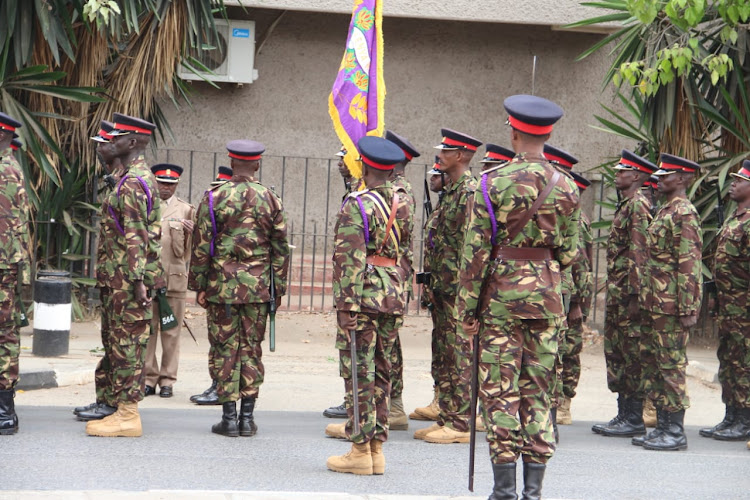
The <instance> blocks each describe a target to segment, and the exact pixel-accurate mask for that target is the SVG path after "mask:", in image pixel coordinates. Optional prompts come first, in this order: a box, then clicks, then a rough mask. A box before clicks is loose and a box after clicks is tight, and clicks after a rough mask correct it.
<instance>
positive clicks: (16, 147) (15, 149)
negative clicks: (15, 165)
mask: <svg viewBox="0 0 750 500" xmlns="http://www.w3.org/2000/svg"><path fill="white" fill-rule="evenodd" d="M10 149H12V150H13V151H18V146H16V145H15V144H11V145H10Z"/></svg>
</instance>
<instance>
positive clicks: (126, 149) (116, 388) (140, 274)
mask: <svg viewBox="0 0 750 500" xmlns="http://www.w3.org/2000/svg"><path fill="white" fill-rule="evenodd" d="M113 122H114V130H112V132H111V135H113V136H114V137H113V138H112V142H111V144H112V148H113V154H114V156H116V157H118V158H119V159H120V169H119V170H118V171H116V172H113V173H112V175H113V177H114V180H115V181H116V183H117V185H116V187H115V188H114V189H113V190H112V191H110V192H109V193H108V194H107V196H106V198H105V199H104V200H103V202H102V214H101V225H100V229H99V248H98V251H97V269H96V280H97V286H98V287H99V290H100V295H101V301H102V310H103V311H106V313H105V314H103V315H102V330H103V333H102V336H103V337H105V336H106V337H108V340H107V342H106V343H105V344H104V348H105V350H108V352H105V356H106V359H107V360H108V362H109V364H110V366H109V370H108V374H107V375H108V377H109V380H108V382H107V384H106V385H107V386H109V387H111V390H112V393H111V394H112V396H111V397H112V400H113V403H116V405H117V411H116V412H114V413H112V414H111V415H109V416H107V417H104V418H103V419H101V420H92V421H90V422H88V423H87V424H86V433H87V434H89V435H91V436H104V437H115V436H124V437H137V436H140V435H141V434H142V433H143V430H142V427H141V417H140V415H139V414H138V402H139V401H140V400H142V399H143V387H144V382H145V370H144V364H145V356H146V344H147V343H148V338H149V334H150V323H151V316H152V306H151V293H152V291H153V290H154V289H157V288H159V287H160V286H161V282H160V280H159V276H161V274H162V273H163V271H162V269H161V263H160V258H159V256H160V244H159V235H160V233H161V221H160V204H159V195H158V188H157V186H156V179H155V178H154V174H152V173H151V170H150V169H149V167H148V165H147V164H146V160H145V158H144V150H145V148H146V146H147V145H148V143H149V142H150V140H151V134H152V133H153V131H154V130H155V129H156V126H155V125H154V124H153V123H150V122H147V121H145V120H141V119H139V118H134V117H131V116H126V115H122V114H119V113H115V114H114V119H113ZM79 415H80V413H79Z"/></svg>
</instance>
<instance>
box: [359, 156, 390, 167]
mask: <svg viewBox="0 0 750 500" xmlns="http://www.w3.org/2000/svg"><path fill="white" fill-rule="evenodd" d="M362 163H364V164H365V165H369V166H371V167H372V168H377V169H378V170H393V167H394V165H386V164H384V163H376V162H374V161H372V160H370V159H369V158H367V157H365V156H363V157H362Z"/></svg>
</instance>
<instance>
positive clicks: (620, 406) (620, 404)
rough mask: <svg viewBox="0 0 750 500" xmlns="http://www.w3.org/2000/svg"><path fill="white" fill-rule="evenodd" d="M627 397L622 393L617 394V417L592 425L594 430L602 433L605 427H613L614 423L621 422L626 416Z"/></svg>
mask: <svg viewBox="0 0 750 500" xmlns="http://www.w3.org/2000/svg"><path fill="white" fill-rule="evenodd" d="M626 401H627V399H626V398H625V396H623V395H622V394H619V395H618V396H617V415H615V418H613V419H612V420H610V421H609V422H607V423H606V424H594V425H593V426H592V427H591V431H592V432H596V433H597V434H601V433H602V430H603V429H604V428H605V427H612V426H614V425H617V424H619V423H620V420H622V418H623V417H624V416H625V405H626Z"/></svg>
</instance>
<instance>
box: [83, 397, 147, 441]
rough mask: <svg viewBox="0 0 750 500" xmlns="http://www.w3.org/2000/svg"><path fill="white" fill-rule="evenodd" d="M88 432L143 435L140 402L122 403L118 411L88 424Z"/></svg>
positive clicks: (96, 434) (104, 434)
mask: <svg viewBox="0 0 750 500" xmlns="http://www.w3.org/2000/svg"><path fill="white" fill-rule="evenodd" d="M86 434H88V435H89V436H102V437H140V436H142V435H143V428H142V427H141V416H140V415H139V414H138V403H120V404H119V405H117V411H116V412H114V413H113V414H112V415H110V416H108V417H105V418H103V419H101V420H92V421H90V422H88V423H87V424H86Z"/></svg>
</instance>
